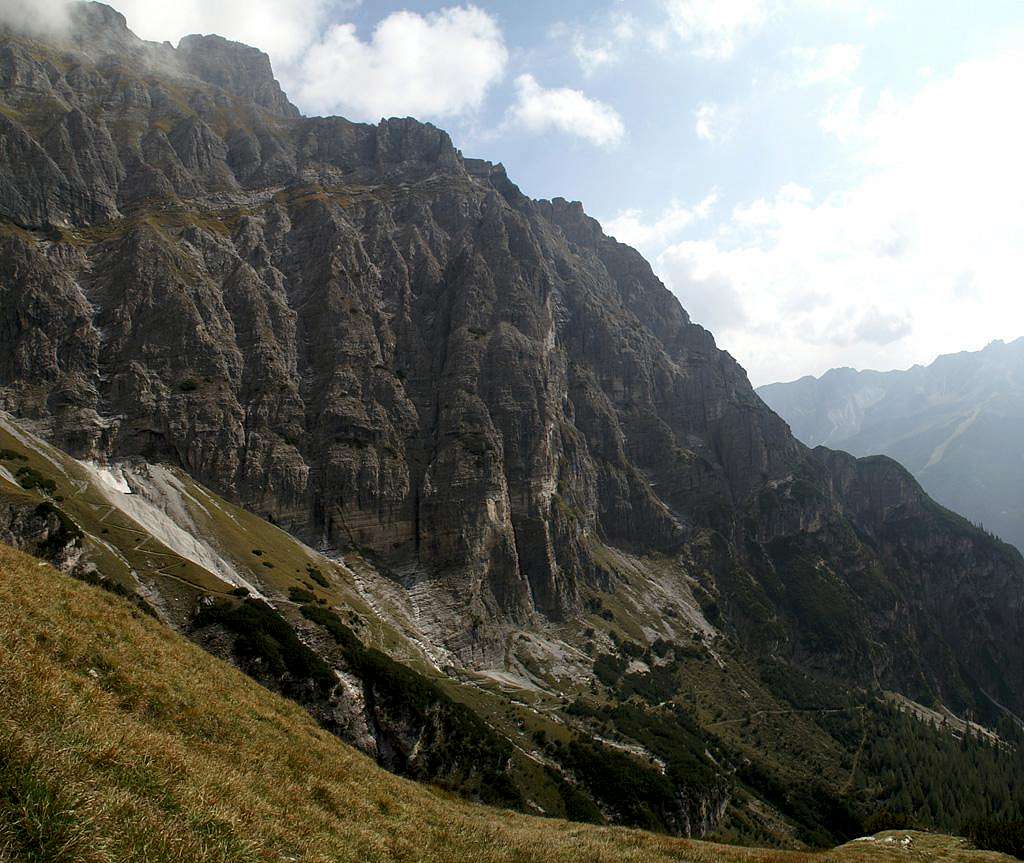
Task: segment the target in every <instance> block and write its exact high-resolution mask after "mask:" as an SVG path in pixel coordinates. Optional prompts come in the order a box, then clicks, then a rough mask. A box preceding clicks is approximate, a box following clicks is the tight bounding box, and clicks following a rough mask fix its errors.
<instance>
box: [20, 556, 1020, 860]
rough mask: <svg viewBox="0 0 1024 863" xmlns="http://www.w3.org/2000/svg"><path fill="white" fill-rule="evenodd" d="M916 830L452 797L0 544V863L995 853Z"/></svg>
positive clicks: (966, 856)
mask: <svg viewBox="0 0 1024 863" xmlns="http://www.w3.org/2000/svg"><path fill="white" fill-rule="evenodd" d="M913 841H914V845H915V848H914V850H913V851H903V850H896V849H894V848H893V847H891V846H889V847H886V846H885V845H884V844H883V843H882V842H873V843H866V842H860V843H853V844H852V845H848V846H844V847H843V848H841V849H837V850H836V851H834V852H829V853H827V854H822V855H813V854H798V853H787V852H768V851H758V850H749V849H741V848H732V847H726V846H717V845H711V844H706V843H701V842H689V841H683V840H675V839H670V838H666V837H660V836H654V835H651V834H647V833H642V832H639V831H631V830H625V829H612V828H596V827H589V826H582V825H575V824H568V823H566V822H559V821H554V820H550V819H542V818H531V817H528V816H524V815H517V814H513V813H509V812H503V811H498V810H492V809H488V808H485V807H482V806H474V805H472V804H469V803H465V802H462V801H458V800H454V799H451V798H450V797H448V796H447V795H444V794H442V793H440V792H436V791H434V790H431V789H429V788H426V787H424V786H420V785H417V784H415V783H412V782H408V781H405V780H402V779H399V778H397V777H395V776H392V775H390V774H388V773H386V772H384V771H382V770H380V769H379V768H378V767H377V766H376V765H375V764H374V763H373V762H372V761H370V760H369V759H367V758H366V757H364V756H362V755H361V754H359V753H357V752H356V751H355V750H353V749H351V748H350V747H348V746H346V745H344V744H343V743H341V742H340V741H338V740H337V739H335V738H333V737H331V736H330V735H329V734H327V733H326V732H324V731H322V730H321V729H320V728H318V727H317V726H316V725H315V724H314V723H313V722H312V720H311V719H310V718H309V717H308V716H307V715H306V714H305V713H304V712H303V711H302V710H301V709H300V708H298V707H297V706H295V705H293V704H291V703H290V702H288V701H285V700H283V699H281V698H278V697H276V696H274V695H272V694H271V693H269V692H267V691H265V690H263V689H262V688H261V687H259V686H258V685H256V684H255V683H253V682H252V681H250V680H248V679H247V678H246V677H244V676H243V675H241V674H240V673H238V672H237V671H236V670H235V669H233V668H232V667H230V666H228V665H226V664H224V663H222V662H220V661H218V660H216V659H214V658H212V657H211V656H209V655H207V654H205V653H203V652H202V651H201V650H199V649H198V648H196V647H194V646H193V645H191V644H190V643H188V642H187V641H185V640H184V639H183V638H181V637H180V636H178V635H176V634H174V633H173V632H171V631H169V630H167V629H165V628H163V627H162V626H161V625H160V624H158V623H156V622H155V621H153V620H151V619H149V618H145V617H143V616H141V615H140V614H138V613H137V612H134V611H133V609H132V607H131V606H129V605H128V604H127V603H125V602H123V601H122V600H120V599H118V598H116V597H113V596H111V595H109V594H106V593H103V592H102V591H100V590H98V589H96V588H92V587H89V586H87V585H84V584H80V583H78V582H75V581H72V580H71V579H68V578H65V577H63V576H61V575H60V574H58V573H57V572H55V571H54V570H53V569H51V568H50V567H49V566H45V565H43V564H40V563H39V562H38V561H36V560H34V559H32V558H29V557H26V556H25V555H22V554H19V553H17V552H14V551H12V550H10V549H8V548H6V547H3V546H0V860H32V861H68V863H70V861H76V863H79V861H80V863H105V861H147V863H163V861H181V863H185V861H188V863H195V861H224V863H228V861H269V860H273V861H285V860H301V861H327V860H331V861H436V863H442V861H444V863H448V861H460V860H472V861H473V863H492V861H493V863H497V861H502V863H506V861H551V863H563V861H564V863H570V861H572V863H577V861H590V863H613V861H614V863H622V861H634V863H661V861H778V863H784V861H819V860H820V861H824V860H836V861H882V860H910V859H917V860H924V859H934V860H948V861H959V860H964V861H975V863H982V861H987V860H993V861H994V860H999V859H1008V858H1000V857H998V855H990V854H978V853H973V852H969V851H967V850H965V849H964V847H963V846H962V844H961V843H960V842H959V841H958V840H952V839H949V838H947V837H932V836H925V835H922V834H913Z"/></svg>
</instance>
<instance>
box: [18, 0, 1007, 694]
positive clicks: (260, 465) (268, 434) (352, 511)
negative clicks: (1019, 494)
mask: <svg viewBox="0 0 1024 863" xmlns="http://www.w3.org/2000/svg"><path fill="white" fill-rule="evenodd" d="M85 9H86V11H80V12H79V13H77V15H78V17H79V18H80V19H82V20H86V21H87V22H88V28H87V29H83V28H85V25H84V24H83V25H81V26H80V28H79V30H77V31H75V33H73V35H72V37H71V39H70V41H69V42H67V43H62V44H56V43H54V44H41V43H39V42H37V41H32V40H29V39H27V38H24V37H17V36H12V35H7V36H5V37H3V38H2V39H0V97H2V102H0V216H2V218H3V227H2V229H0V343H2V348H3V350H2V354H0V388H2V390H0V393H2V395H0V402H2V405H0V406H2V407H4V408H5V409H8V410H10V411H12V412H14V413H17V414H18V415H20V416H22V417H25V418H29V419H32V420H35V421H36V422H37V424H38V426H39V427H41V428H43V429H44V430H46V431H47V433H48V435H49V436H50V438H51V439H52V440H53V441H54V442H56V443H57V444H59V445H60V446H62V447H63V448H66V449H68V450H70V451H71V452H73V453H74V454H76V455H79V456H83V455H89V456H109V455H118V456H129V455H140V456H144V457H145V458H147V459H149V460H166V461H170V462H173V463H176V464H179V465H181V466H182V467H184V468H185V469H186V470H188V471H189V472H190V473H192V474H193V475H194V476H195V477H196V478H197V479H199V480H200V481H202V482H203V483H205V484H208V485H210V486H212V487H213V488H215V489H217V490H218V491H221V492H223V493H225V494H226V495H228V496H230V497H232V498H234V499H236V500H238V501H241V502H243V503H244V504H245V505H246V506H248V507H250V508H251V509H253V510H254V511H256V512H258V513H260V514H262V515H265V516H266V517H268V518H270V519H272V520H274V521H275V522H277V523H279V524H281V525H282V526H284V527H286V528H288V529H289V530H291V531H293V532H295V533H296V534H298V535H300V536H302V537H305V538H307V539H309V540H311V541H314V542H316V543H319V544H321V545H323V546H328V547H331V546H336V547H341V546H349V545H352V546H358V547H359V548H361V549H363V550H365V551H368V552H370V553H372V554H373V555H374V556H375V558H376V560H377V561H378V562H379V563H380V564H381V565H382V566H383V567H385V568H386V569H387V570H389V571H390V572H392V573H393V575H394V576H395V577H396V578H398V579H401V580H402V582H403V583H404V584H405V585H406V586H407V587H410V588H414V587H417V586H419V587H422V588H424V589H425V590H426V593H427V594H428V595H429V596H430V597H431V602H430V604H429V606H428V607H426V608H425V609H424V612H423V613H424V614H426V615H433V616H434V617H436V619H437V621H438V625H439V628H440V631H441V632H442V635H443V637H444V639H445V640H446V642H447V643H448V645H449V646H450V647H451V648H452V649H453V650H455V651H456V652H457V653H461V654H462V655H463V656H465V657H467V658H469V657H473V658H475V659H479V660H480V661H484V662H486V661H489V660H490V659H492V658H493V657H494V656H496V655H500V652H501V649H502V648H501V635H502V633H504V632H506V631H507V630H508V628H509V627H515V626H525V625H528V624H530V623H531V622H534V621H542V620H544V619H548V620H555V621H557V620H559V619H562V618H564V617H565V616H567V615H570V614H572V613H574V612H575V611H576V610H578V608H579V607H580V602H581V593H582V592H584V591H585V590H587V589H588V588H591V587H594V586H601V587H604V588H609V587H610V588H612V589H613V588H614V581H615V576H614V574H613V573H611V572H609V571H608V570H607V568H606V567H605V566H604V564H602V563H601V562H600V561H601V560H602V559H603V557H602V555H600V554H599V551H600V549H602V548H603V547H604V546H605V545H613V546H617V547H621V548H624V549H629V550H631V551H633V552H636V553H639V554H668V555H673V556H675V557H677V558H678V559H679V561H680V566H683V565H685V566H687V567H688V571H689V572H690V573H691V574H692V575H693V576H694V578H697V579H702V580H703V582H704V584H705V587H706V590H707V591H708V592H709V593H711V594H712V595H715V596H716V597H718V599H719V600H720V605H721V606H722V608H723V609H724V613H725V620H724V622H723V626H726V627H728V628H730V629H732V630H734V631H735V632H736V633H737V634H738V635H739V636H740V637H742V638H745V639H747V640H748V641H749V642H750V643H752V644H754V645H755V646H756V647H757V649H759V650H764V651H769V652H781V653H789V654H792V655H795V656H799V657H803V658H805V659H806V661H807V662H809V663H812V664H816V665H817V666H821V667H824V668H828V669H839V670H842V671H843V673H844V674H847V675H849V676H851V677H853V678H854V679H857V680H865V681H875V682H877V681H889V682H891V683H892V684H893V685H896V684H899V685H903V686H904V688H908V689H911V690H913V692H912V694H917V695H920V694H921V693H922V692H935V693H938V694H940V695H941V696H942V697H944V698H947V699H949V700H950V701H951V702H953V703H961V704H971V703H977V702H979V701H980V700H983V696H981V695H979V692H980V691H981V689H983V688H984V689H986V690H987V691H990V692H991V693H992V695H993V697H999V696H996V694H995V691H996V690H997V689H998V690H999V693H1000V695H1001V697H999V700H1000V701H1002V702H1003V703H1004V704H1009V705H1011V706H1019V705H1020V704H1021V703H1022V700H1021V693H1024V685H1022V684H1024V673H1022V661H1024V660H1022V657H1021V656H1020V655H1019V651H1015V650H1011V649H1010V646H1012V645H1014V644H1019V639H1020V637H1021V635H1022V632H1021V614H1020V611H1021V607H1022V585H1024V565H1022V563H1021V560H1020V557H1019V555H1015V554H1014V553H1013V552H1012V551H1011V550H1009V549H1007V548H1006V547H1003V546H1001V545H999V544H997V543H994V542H993V541H991V540H990V539H989V538H987V537H986V536H984V535H983V534H981V533H980V532H978V531H975V530H973V529H972V528H971V527H970V526H969V525H966V524H963V523H961V522H959V521H957V520H956V519H955V518H954V517H952V516H951V515H950V514H948V513H945V512H944V511H942V510H939V509H938V508H936V507H934V505H932V504H931V503H930V501H928V500H927V498H925V496H924V495H923V493H922V492H921V491H920V489H919V488H918V487H917V485H916V483H914V481H913V480H912V479H911V478H910V477H909V475H907V474H906V473H905V472H904V471H903V470H902V469H901V468H899V466H898V465H896V464H895V463H894V462H885V464H884V465H882V466H879V465H878V464H875V463H861V462H856V461H853V460H850V459H847V458H846V457H844V456H841V455H838V454H834V453H830V452H828V451H824V450H822V451H817V452H813V453H812V452H811V451H809V450H807V449H806V448H805V447H803V446H802V445H800V444H799V443H798V442H797V441H796V440H794V438H793V437H792V436H791V434H790V433H789V429H788V427H787V426H786V425H785V423H784V422H783V421H782V420H780V419H779V418H778V417H777V416H776V415H775V414H774V413H772V412H771V411H770V410H768V409H767V408H766V407H765V405H764V404H763V403H762V402H761V400H760V399H759V398H758V397H757V395H756V394H755V393H754V391H753V390H752V388H751V386H750V384H749V382H748V381H747V378H746V374H745V373H744V371H743V369H742V368H740V367H739V365H738V364H737V363H736V362H735V361H734V360H733V359H732V357H730V356H729V355H728V354H727V353H725V352H723V351H720V350H719V349H718V348H717V347H716V346H715V342H714V340H713V338H712V336H711V335H710V334H709V333H708V332H707V331H705V330H704V329H703V328H701V327H700V326H697V325H695V324H693V323H691V321H690V320H689V318H688V316H687V314H686V312H685V311H684V310H683V309H682V307H681V306H680V305H679V303H678V302H677V300H676V299H675V298H674V297H673V296H672V295H671V294H670V293H669V292H668V291H667V290H666V289H665V287H664V286H663V285H662V284H661V283H660V282H659V281H658V279H657V278H656V277H655V276H654V275H653V273H652V271H651V269H650V267H649V265H648V264H647V263H646V262H645V261H644V260H643V258H642V257H641V256H640V255H639V254H638V253H637V252H635V251H634V250H633V249H630V248H628V247H626V246H623V245H621V244H619V243H617V242H616V241H614V240H613V239H611V238H608V237H606V236H604V234H603V233H602V231H601V228H600V226H599V225H598V223H597V222H596V221H594V220H593V219H591V218H589V217H587V216H586V214H585V213H584V212H583V209H582V207H581V206H580V205H579V204H578V203H569V202H566V201H564V200H561V199H555V200H554V201H533V200H530V199H528V198H526V197H525V196H524V195H523V194H522V193H521V192H520V191H519V190H518V189H517V188H516V186H515V185H514V184H513V183H512V182H511V181H510V180H509V178H508V177H507V176H506V173H505V171H504V169H503V168H502V167H501V166H500V165H498V166H496V165H491V164H489V163H487V162H482V161H478V160H471V159H464V158H463V157H462V156H461V154H460V153H459V152H458V151H456V150H455V149H454V147H453V146H452V143H451V141H450V139H449V138H448V136H447V135H446V134H445V133H444V132H442V131H440V130H438V129H436V128H434V127H433V126H431V125H429V124H422V123H418V122H416V121H414V120H411V119H405V120H397V119H392V120H387V121H384V122H382V123H381V124H380V125H378V126H367V125H360V124H354V123H350V122H348V121H346V120H343V119H340V118H305V117H301V116H299V115H298V112H297V111H296V110H295V109H294V108H293V106H291V105H290V103H288V101H287V99H286V98H285V96H284V95H283V94H282V93H281V91H280V88H279V87H277V84H276V82H274V80H273V77H272V72H271V70H270V67H269V63H268V62H267V61H266V57H265V55H263V54H261V53H260V52H258V51H255V50H254V49H250V48H247V47H245V46H240V45H237V44H234V43H230V42H227V41H225V40H223V39H219V38H217V37H189V38H187V39H185V40H183V42H182V45H181V46H180V47H179V48H178V49H177V50H175V49H172V48H170V47H169V46H154V45H149V44H147V43H142V42H140V41H138V40H135V38H134V37H133V36H131V34H130V33H128V31H127V30H124V29H123V19H120V17H119V16H116V13H114V14H113V15H111V14H109V13H106V12H102V11H98V10H97V8H96V7H85ZM88 10H92V11H88ZM111 52H116V53H111ZM794 573H796V574H797V575H794ZM865 573H869V574H870V577H871V578H873V579H877V580H879V581H880V582H881V586H880V587H879V588H878V592H877V595H875V594H872V595H871V597H870V598H869V599H868V598H865V595H864V593H863V591H861V590H859V589H858V588H857V584H858V582H857V579H858V578H859V577H861V576H862V575H863V576H864V577H865V578H866V577H868V576H867V575H864V574H865ZM795 578H796V579H798V580H799V590H798V589H797V587H798V586H795V582H794V581H793V579H795ZM808 585H810V587H809V588H808ZM949 585H955V590H947V586H949ZM808 590H809V591H810V594H811V595H813V596H814V597H819V598H820V597H821V596H824V597H825V599H824V600H821V602H820V603H819V604H817V605H816V604H815V603H814V602H808V601H806V594H807V593H808ZM961 595H970V596H971V597H973V600H974V601H975V602H976V603H977V605H978V612H979V616H978V619H977V620H976V621H975V623H974V625H973V626H971V625H969V623H968V621H966V620H964V619H963V617H962V615H958V613H957V611H956V609H957V606H956V605H954V603H956V602H959V601H961V599H962V596H961ZM908 609H911V610H912V611H913V613H912V614H910V613H909V612H908ZM816 615H825V618H824V619H819V618H818V617H816ZM829 615H833V617H829ZM469 621H473V624H472V625H470V623H469ZM808 627H811V628H812V629H813V631H814V632H818V630H822V631H823V632H824V633H825V634H826V635H827V633H828V632H829V631H832V630H835V629H838V628H842V629H844V632H843V633H842V638H838V639H835V638H827V637H824V636H823V637H822V638H817V637H814V638H809V637H807V632H808ZM845 630H848V631H845ZM881 636H884V637H886V638H888V639H889V640H888V641H886V642H884V643H883V644H882V645H881V646H878V641H879V638H880V637H881ZM905 650H909V651H910V653H909V655H907V654H905V653H904V651H905Z"/></svg>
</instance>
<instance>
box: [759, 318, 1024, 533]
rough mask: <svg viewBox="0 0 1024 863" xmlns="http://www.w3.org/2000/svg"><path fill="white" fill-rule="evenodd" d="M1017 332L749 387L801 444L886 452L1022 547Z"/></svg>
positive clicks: (1020, 347) (1023, 414)
mask: <svg viewBox="0 0 1024 863" xmlns="http://www.w3.org/2000/svg"><path fill="white" fill-rule="evenodd" d="M1022 381H1024V338H1020V339H1016V340H1014V341H1012V342H1002V341H995V342H992V343H991V344H989V345H988V346H986V347H985V348H984V349H983V350H981V351H973V352H971V351H960V352H958V353H955V354H945V355H943V356H940V357H938V358H937V359H936V360H935V361H934V362H932V363H930V364H929V365H927V366H922V365H916V366H914V367H913V368H910V369H906V370H902V371H892V372H875V371H863V372H857V371H854V370H852V369H850V370H846V369H833V370H830V371H828V372H826V373H825V374H824V375H822V376H821V377H820V378H813V377H810V376H808V377H804V378H801V379H800V380H798V381H792V382H790V383H784V384H768V385H765V386H763V387H759V388H758V394H759V395H760V396H761V397H762V398H764V399H765V401H766V402H767V403H768V404H769V405H770V406H772V407H773V408H774V409H775V410H777V411H778V412H779V414H780V415H782V416H783V417H784V418H786V419H787V420H788V421H789V422H790V423H791V425H792V427H793V431H794V434H795V435H796V436H797V437H798V438H800V439H801V440H804V441H805V442H807V443H808V444H809V445H812V446H816V445H819V444H826V445H833V446H837V447H840V448H843V449H847V450H849V451H850V452H852V453H853V454H854V455H860V456H862V455H868V454H870V453H886V454H888V455H891V456H893V457H894V458H896V459H898V460H899V461H900V462H901V463H903V464H905V465H906V466H907V467H908V468H909V469H910V471H911V472H912V473H914V474H915V476H916V477H917V478H918V479H919V480H920V481H921V482H922V484H923V485H924V487H925V488H926V489H927V490H928V491H929V493H930V494H932V495H933V496H934V497H935V498H936V499H938V500H940V501H941V502H942V503H944V504H946V505H947V506H949V507H950V508H952V509H954V510H956V511H957V512H961V513H963V514H964V515H966V516H968V517H969V518H970V519H971V520H972V521H974V522H975V523H979V524H983V525H984V526H985V527H986V528H988V529H990V530H992V531H994V532H995V533H997V534H999V535H1000V536H1002V537H1003V538H1004V539H1006V540H1007V541H1008V542H1011V543H1013V544H1014V545H1016V546H1017V547H1018V548H1020V547H1021V546H1024V502H1022V500H1021V497H1020V495H1019V493H1018V491H1017V489H1018V488H1019V484H1020V481H1021V479H1022V477H1024V474H1022V468H1021V467H1020V465H1019V464H1018V463H1017V462H1019V458H1016V456H1017V453H1016V451H1015V447H1014V445H1013V441H1014V440H1016V439H1018V437H1019V435H1020V433H1021V431H1022V430H1024V425H1022V424H1021V423H1022V418H1024V395H1022V393H1024V385H1022Z"/></svg>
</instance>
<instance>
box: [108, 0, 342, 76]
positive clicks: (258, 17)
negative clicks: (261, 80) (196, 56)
mask: <svg viewBox="0 0 1024 863" xmlns="http://www.w3.org/2000/svg"><path fill="white" fill-rule="evenodd" d="M110 5H112V6H113V7H114V8H115V9H117V11H118V12H120V13H121V14H123V15H124V16H125V18H127V19H128V26H129V27H130V28H131V30H132V31H133V32H134V33H135V34H136V35H138V36H141V37H142V38H143V39H151V40H153V41H155V42H163V41H165V40H166V41H169V42H173V43H174V44H177V43H178V40H179V39H181V37H182V36H188V35H190V34H192V33H216V34H217V35H218V36H223V37H225V38H226V39H233V40H234V41H236V42H244V43H245V44H247V45H253V46H255V47H256V48H260V49H261V50H263V51H266V52H267V53H268V54H270V56H271V57H272V58H273V59H274V60H275V61H276V62H277V63H279V64H284V63H289V62H291V61H294V60H296V59H297V58H298V57H299V56H300V55H301V54H302V53H303V52H304V51H305V50H306V49H307V48H308V47H309V46H310V45H311V44H312V43H313V42H314V41H315V40H316V39H317V37H318V35H319V34H320V32H322V29H323V28H324V26H326V22H327V12H328V3H327V2H326V0H217V2H215V3H211V2H209V0H173V2H160V3H154V2H153V0H111V2H110Z"/></svg>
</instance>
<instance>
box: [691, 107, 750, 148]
mask: <svg viewBox="0 0 1024 863" xmlns="http://www.w3.org/2000/svg"><path fill="white" fill-rule="evenodd" d="M738 124H739V116H738V111H737V110H736V108H735V107H733V108H723V107H722V106H721V105H719V104H718V103H716V102H701V103H700V104H699V105H698V106H697V108H696V110H695V111H694V112H693V131H694V132H695V133H696V135H697V137H698V138H700V139H701V140H702V141H725V140H728V139H729V138H731V137H732V135H733V132H735V131H736V127H737V125H738Z"/></svg>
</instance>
